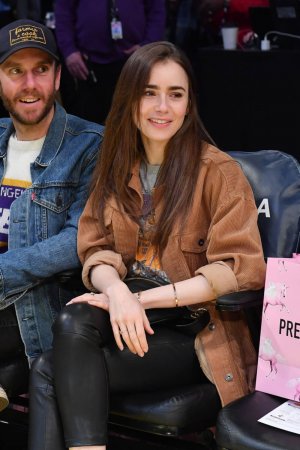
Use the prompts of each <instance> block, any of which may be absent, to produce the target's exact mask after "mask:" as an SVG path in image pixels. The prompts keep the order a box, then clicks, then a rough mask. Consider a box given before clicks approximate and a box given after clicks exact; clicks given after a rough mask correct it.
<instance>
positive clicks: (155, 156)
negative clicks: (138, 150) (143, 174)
mask: <svg viewBox="0 0 300 450" xmlns="http://www.w3.org/2000/svg"><path fill="white" fill-rule="evenodd" d="M143 144H144V149H145V153H146V156H147V162H148V163H149V164H152V165H158V164H159V165H160V164H162V163H163V160H164V155H165V146H166V144H165V143H160V142H159V143H158V142H151V143H149V142H143Z"/></svg>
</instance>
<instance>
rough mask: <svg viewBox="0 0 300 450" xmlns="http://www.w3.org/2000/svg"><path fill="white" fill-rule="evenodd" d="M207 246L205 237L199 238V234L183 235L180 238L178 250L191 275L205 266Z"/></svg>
mask: <svg viewBox="0 0 300 450" xmlns="http://www.w3.org/2000/svg"><path fill="white" fill-rule="evenodd" d="M207 246H208V241H207V239H206V236H203V237H201V234H200V233H199V232H194V233H188V234H183V235H182V236H181V237H180V249H181V251H182V253H183V255H184V257H185V259H186V262H187V264H188V266H189V269H190V271H191V273H192V274H193V273H194V272H195V271H196V270H197V269H199V267H202V266H204V265H206V264H207V259H206V251H207Z"/></svg>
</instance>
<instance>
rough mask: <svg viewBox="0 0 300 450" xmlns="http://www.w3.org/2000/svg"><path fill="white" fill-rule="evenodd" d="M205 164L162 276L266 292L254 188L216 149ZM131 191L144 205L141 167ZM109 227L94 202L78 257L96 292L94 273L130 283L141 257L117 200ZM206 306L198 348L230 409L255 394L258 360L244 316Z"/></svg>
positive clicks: (219, 290) (83, 223) (208, 148)
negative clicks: (101, 269) (106, 270)
mask: <svg viewBox="0 0 300 450" xmlns="http://www.w3.org/2000/svg"><path fill="white" fill-rule="evenodd" d="M201 160H202V163H201V167H200V172H199V177H198V181H197V184H196V186H195V195H194V200H193V205H192V208H191V212H190V214H189V217H187V220H186V222H185V224H184V227H183V229H182V230H180V228H179V225H174V229H173V231H172V233H171V234H170V237H169V240H168V243H167V246H166V248H165V250H164V252H163V255H162V258H161V265H162V269H163V270H164V271H165V272H166V273H167V275H168V277H169V279H170V280H171V281H172V282H177V281H181V280H185V279H188V278H190V277H192V276H195V275H198V274H202V275H203V276H204V277H206V279H207V280H208V282H209V283H210V285H211V286H212V288H213V289H214V291H215V293H216V296H220V295H222V294H226V293H229V292H235V291H240V290H247V289H254V290H256V289H260V288H262V287H263V285H264V279H265V262H264V258H263V253H262V247H261V240H260V235H259V231H258V228H257V208H256V205H255V202H254V198H253V193H252V190H251V187H250V186H249V183H248V181H247V180H246V178H245V176H244V174H243V172H242V170H241V168H240V166H239V164H238V163H237V162H236V161H234V160H233V159H232V158H231V157H229V156H228V155H226V154H225V153H223V152H221V151H220V150H218V149H217V148H215V147H213V146H212V145H208V144H207V145H205V146H204V148H203V152H202V156H201ZM129 186H130V187H131V188H132V189H134V190H135V191H136V192H138V194H139V196H140V198H141V203H142V194H141V183H140V178H139V163H137V164H136V165H135V166H134V167H133V170H132V177H131V180H130V182H129ZM159 213H160V208H159V206H158V207H157V210H156V214H159ZM105 225H106V227H107V230H108V235H107V236H105V237H104V236H101V235H100V233H99V227H98V225H97V219H96V217H94V216H93V215H92V212H91V206H90V202H89V201H88V203H87V205H86V207H85V209H84V211H83V214H82V216H81V218H80V222H79V230H78V254H79V258H80V260H81V262H82V264H83V281H84V283H85V285H86V287H87V288H88V289H89V290H94V287H93V286H92V285H91V282H90V279H89V273H90V270H91V268H92V267H94V266H95V265H98V264H109V265H111V266H113V267H115V269H116V270H117V271H118V273H119V275H120V277H121V278H122V279H124V278H125V276H126V273H127V268H128V266H129V264H131V263H132V261H133V260H134V259H135V255H136V250H137V242H138V232H139V227H138V225H137V224H136V223H134V222H133V221H131V220H130V219H129V218H127V219H126V220H125V219H124V217H123V216H122V214H121V213H120V211H119V210H118V207H117V205H116V202H115V201H114V200H113V199H112V200H111V201H110V202H109V203H108V204H107V207H106V210H105ZM203 305H204V304H203V303H202V304H201V306H203ZM205 306H206V307H207V308H208V309H209V310H210V314H211V323H210V326H209V327H206V329H205V330H204V331H202V332H201V333H199V334H198V335H197V337H196V340H195V348H196V352H197V355H198V357H199V361H200V364H201V367H202V369H203V370H204V372H205V374H206V375H207V376H208V378H209V379H210V380H211V381H212V382H214V383H215V384H216V386H217V389H218V391H219V394H220V397H221V400H222V403H223V404H226V403H228V402H229V401H231V400H233V399H235V398H238V397H240V396H242V395H244V394H246V393H247V392H249V391H251V390H252V389H253V387H254V386H253V383H254V377H255V367H256V354H255V351H254V349H253V346H252V343H251V338H250V335H249V332H248V329H247V327H246V324H245V322H244V320H243V317H242V315H241V314H239V313H231V315H230V316H228V313H226V314H224V313H219V312H217V311H216V310H215V307H214V302H209V303H206V304H205Z"/></svg>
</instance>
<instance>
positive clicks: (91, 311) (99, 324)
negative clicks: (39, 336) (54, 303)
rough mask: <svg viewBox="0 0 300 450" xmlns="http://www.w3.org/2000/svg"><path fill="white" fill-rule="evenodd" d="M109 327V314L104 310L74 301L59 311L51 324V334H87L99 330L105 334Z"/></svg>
mask: <svg viewBox="0 0 300 450" xmlns="http://www.w3.org/2000/svg"><path fill="white" fill-rule="evenodd" d="M109 328H111V327H110V322H109V315H108V313H107V312H106V311H104V310H103V309H100V308H97V307H95V306H91V305H88V304H86V303H74V304H72V305H69V306H66V307H65V308H64V309H63V310H62V311H61V312H60V314H59V315H58V317H57V319H56V321H55V323H54V325H53V334H54V336H57V335H59V334H66V333H71V334H80V335H82V336H88V335H90V333H93V334H94V333H99V332H100V333H104V334H105V335H106V334H107V330H108V329H109Z"/></svg>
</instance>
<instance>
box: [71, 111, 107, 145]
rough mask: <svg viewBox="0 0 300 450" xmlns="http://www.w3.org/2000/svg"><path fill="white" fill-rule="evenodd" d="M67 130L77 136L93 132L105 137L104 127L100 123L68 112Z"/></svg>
mask: <svg viewBox="0 0 300 450" xmlns="http://www.w3.org/2000/svg"><path fill="white" fill-rule="evenodd" d="M66 132H68V133H70V134H72V135H74V136H76V135H79V134H83V133H87V134H88V133H92V134H96V135H99V138H101V139H102V138H103V135H104V127H103V126H102V125H100V124H98V123H95V122H90V121H88V120H85V119H82V118H81V117H78V116H73V115H72V114H67V121H66Z"/></svg>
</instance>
